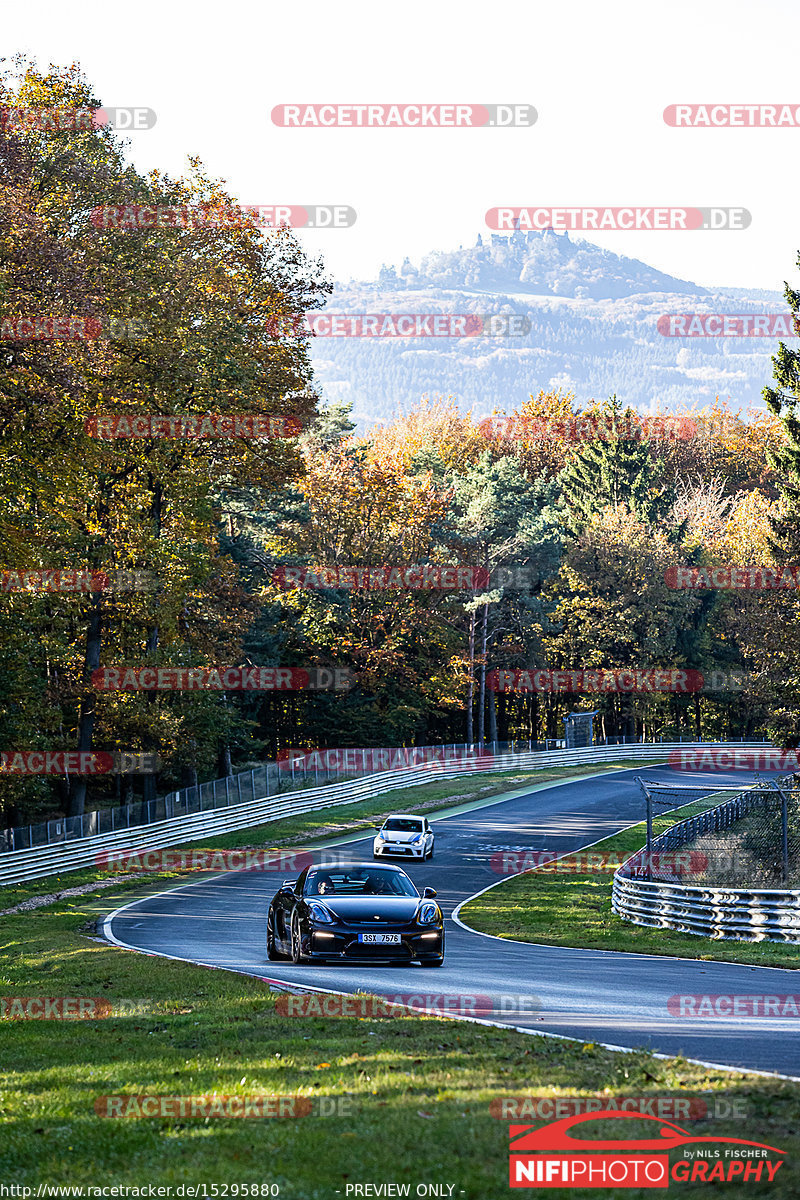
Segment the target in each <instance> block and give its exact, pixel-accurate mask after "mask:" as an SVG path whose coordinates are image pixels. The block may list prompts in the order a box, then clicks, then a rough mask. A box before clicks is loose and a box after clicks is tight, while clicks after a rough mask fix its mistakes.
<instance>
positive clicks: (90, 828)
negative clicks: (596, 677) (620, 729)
mask: <svg viewBox="0 0 800 1200" xmlns="http://www.w3.org/2000/svg"><path fill="white" fill-rule="evenodd" d="M631 740H632V742H634V743H635V741H636V739H631ZM624 741H625V739H624V738H619V739H618V738H614V739H613V742H614V743H615V744H616V743H618V742H624ZM550 743H551V744H550V745H548V742H543V743H540V742H534V741H532V740H531V739H515V740H514V741H510V742H500V741H497V742H486V743H484V745H483V747H482V748H481V747H480V746H479V744H478V743H477V742H473V743H469V742H450V743H447V744H445V745H441V746H415V747H397V748H392V749H391V753H392V755H403V754H417V753H419V754H421V755H423V757H422V758H421V760H418V761H417V762H414V761H411V762H405V763H401V762H394V761H393V762H385V763H383V764H382V765H381V766H377V767H375V766H371V765H367V762H366V755H365V754H364V753H363V752H361V758H362V761H361V763H359V762H358V754H359V751H358V750H355V751H352V752H348V753H351V758H352V763H351V767H349V768H348V770H347V772H346V773H345V772H343V771H342V769H341V768H340V767H338V766H335V767H330V768H326V767H325V766H324V765H323V766H320V765H317V764H315V765H313V766H312V765H310V764H309V763H308V762H306V761H305V759H304V757H301V758H300V759H297V760H296V759H294V758H292V759H290V761H288V762H280V763H279V762H269V761H268V762H262V763H259V765H258V766H257V767H254V768H252V769H251V770H249V771H237V772H236V773H235V774H231V775H225V776H223V777H222V778H220V779H209V780H206V782H204V783H198V784H194V785H192V786H190V787H184V788H179V789H178V790H177V791H174V792H167V794H166V795H164V796H157V797H156V798H155V799H154V800H135V801H133V802H132V803H130V804H116V805H113V806H111V807H108V808H97V809H93V810H91V811H89V812H84V813H81V814H80V816H77V817H57V818H55V819H54V820H50V821H39V822H37V823H35V824H32V823H31V824H25V825H17V826H15V827H13V828H9V829H0V854H3V853H5V852H6V851H9V850H32V849H33V848H34V847H36V846H49V845H52V844H53V843H55V842H66V841H70V840H71V839H74V838H84V837H94V836H95V835H96V834H99V833H116V832H117V830H119V829H131V828H133V827H135V826H137V825H150V824H152V823H153V822H155V821H166V820H168V819H170V818H172V817H187V816H189V815H190V814H192V813H200V812H208V811H209V810H211V809H217V808H226V807H228V806H229V805H231V804H244V803H246V802H247V801H249V800H257V799H259V798H260V797H261V796H277V795H280V794H281V793H282V792H294V791H296V790H297V788H298V786H302V785H303V784H305V785H306V786H308V787H311V786H312V785H313V786H314V787H318V786H319V785H320V784H321V783H341V782H342V780H343V778H347V779H360V778H361V777H362V776H364V775H372V774H374V773H375V771H376V770H378V771H379V770H384V771H396V770H399V769H400V768H401V767H403V766H417V765H419V762H420V761H421V762H428V761H432V762H433V761H444V762H447V763H450V762H453V761H458V762H460V761H462V760H463V759H465V758H474V757H476V756H478V755H480V754H494V755H497V754H522V753H525V752H529V753H531V752H533V751H535V750H536V751H538V750H548V749H558V748H559V747H560V746H563V743H561V742H558V741H556V740H555V739H550ZM605 744H606V745H609V744H611V742H610V741H608V742H606V743H605ZM386 749H387V750H388V749H389V748H388V747H387V748H386ZM429 751H433V752H435V753H432V754H431V755H430V759H429V758H428V757H427V752H429ZM324 754H325V752H322V757H323V758H324Z"/></svg>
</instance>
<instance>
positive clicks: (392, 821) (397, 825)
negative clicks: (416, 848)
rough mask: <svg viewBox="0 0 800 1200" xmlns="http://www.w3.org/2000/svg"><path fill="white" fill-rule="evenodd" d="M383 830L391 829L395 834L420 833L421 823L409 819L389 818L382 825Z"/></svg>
mask: <svg viewBox="0 0 800 1200" xmlns="http://www.w3.org/2000/svg"><path fill="white" fill-rule="evenodd" d="M383 828H384V829H391V830H393V831H394V832H395V833H421V832H422V821H414V820H412V819H410V818H409V817H389V819H388V820H387V821H384V823H383Z"/></svg>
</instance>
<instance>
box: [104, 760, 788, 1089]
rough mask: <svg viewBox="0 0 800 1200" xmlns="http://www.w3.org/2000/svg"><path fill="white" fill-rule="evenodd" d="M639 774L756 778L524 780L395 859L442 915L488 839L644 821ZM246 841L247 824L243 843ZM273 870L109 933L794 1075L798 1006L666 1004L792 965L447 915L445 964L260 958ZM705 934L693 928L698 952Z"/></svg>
mask: <svg viewBox="0 0 800 1200" xmlns="http://www.w3.org/2000/svg"><path fill="white" fill-rule="evenodd" d="M636 775H645V776H646V777H647V778H648V779H658V780H663V781H665V782H667V781H673V782H681V783H689V782H692V783H695V782H698V781H702V782H705V781H707V782H708V790H709V791H712V790H714V788H715V786H719V784H720V783H721V782H726V783H730V782H736V783H738V782H742V781H743V782H745V783H748V782H750V781H751V779H752V776H750V775H746V774H745V773H743V772H737V773H736V774H735V775H734V774H730V775H722V774H718V773H715V774H710V773H709V774H697V773H696V774H689V773H687V772H680V773H678V772H673V771H671V770H669V769H668V768H666V767H661V768H656V767H634V768H631V769H630V770H624V771H614V772H608V773H604V774H603V775H602V776H599V777H593V778H590V779H587V778H584V779H581V780H576V781H575V782H572V783H568V784H560V785H557V786H548V787H546V788H544V789H542V790H536V791H531V792H526V793H525V794H523V795H519V796H517V798H515V799H511V800H505V801H503V802H501V803H499V804H496V803H492V802H491V801H488V802H486V804H485V805H484V806H481V807H476V806H474V805H473V806H467V807H468V811H463V812H460V813H455V814H454V815H452V816H448V817H438V818H437V816H436V814H435V813H434V814H433V815H429V819H430V820H431V822H432V823H434V830H435V833H436V854H435V858H434V859H433V861H432V862H429V863H424V864H423V863H414V864H412V863H401V865H403V866H404V867H405V869H406V870H407V871H408V873H409V875H411V877H412V878H413V879H414V882H415V883H416V884H417V886H418V887H419V888H420V890H421V889H422V888H423V887H425V886H427V885H430V886H432V887H435V888H436V889H437V891H438V898H439V901H440V902H441V904H442V907H443V910H444V912H445V915H446V916H447V917H448V918H450V916H451V914H452V912H453V910H454V909H456V907H457V906H458V905H459V904H461V902H462V901H464V900H466V899H467V898H469V897H470V896H473V895H474V894H475V893H476V892H479V891H482V890H483V889H484V888H486V887H488V886H490V885H491V884H493V883H496V882H497V881H498V879H499V878H500V876H499V875H498V874H496V873H495V871H494V870H493V869H492V866H491V863H490V860H491V856H492V855H493V854H495V853H496V852H497V851H503V850H541V849H548V850H557V851H559V852H561V853H566V852H568V851H573V850H577V849H579V848H581V847H583V846H588V845H591V844H592V843H594V842H596V841H598V840H599V839H601V838H603V837H606V836H607V835H609V834H611V833H613V832H615V831H616V830H618V829H621V828H625V827H626V826H628V825H631V824H633V823H635V822H637V821H639V820H641V819H642V817H643V813H642V807H643V806H642V799H641V793H640V791H639V789H638V786H637V785H636V783H635V782H634V780H635V777H636ZM246 842H247V831H243V834H242V843H243V844H244V843H246ZM371 842H372V837H371V835H370V836H369V837H365V838H358V839H350V840H344V839H338V840H335V841H331V842H327V843H325V844H324V845H326V846H328V847H333V846H335V847H336V849H337V851H339V852H340V853H342V854H346V855H347V857H348V858H352V859H353V860H357V859H366V860H369V861H371V860H372V846H371ZM321 847H322V844H320V848H321ZM303 849H306V847H303ZM390 861H397V860H390ZM281 882H282V879H281V877H280V876H279V875H278V874H276V873H275V872H272V871H270V872H258V871H248V872H231V873H228V874H225V875H217V876H214V877H210V878H205V879H203V880H198V881H197V882H195V883H189V884H185V885H181V886H179V887H177V888H173V889H172V890H170V891H169V892H164V893H161V894H160V895H157V896H152V897H150V898H148V899H145V900H139V901H135V902H134V903H132V904H129V905H126V906H125V907H124V908H120V909H118V910H117V911H116V912H115V913H113V914H111V915H110V916H109V917H108V918H106V921H105V925H104V932H105V934H106V936H107V937H109V938H111V940H113V941H116V942H118V943H120V944H122V945H124V946H127V947H132V948H134V949H139V950H143V951H146V952H149V953H153V954H160V955H167V956H171V957H173V958H180V959H185V960H187V961H192V962H197V963H203V964H206V965H210V966H217V967H225V968H229V969H231V970H236V971H241V972H244V973H246V974H249V975H255V976H258V977H259V978H262V979H265V980H270V981H275V982H282V983H285V984H288V985H290V986H293V987H298V986H307V987H310V988H318V989H325V990H328V991H336V992H355V991H367V992H372V993H377V994H379V995H388V996H396V995H398V994H408V993H422V994H424V995H442V994H445V995H450V996H452V997H455V996H457V995H460V994H468V995H474V994H481V995H487V994H488V995H490V996H492V997H494V998H498V1003H500V1002H501V1001H500V1000H499V998H501V997H505V998H506V999H505V1000H504V1001H502V1003H505V1005H506V1006H507V1008H508V1009H509V1011H508V1012H507V1015H505V1016H503V1015H497V1014H495V1015H493V1016H492V1018H491V1019H492V1021H493V1022H497V1023H501V1024H509V1025H512V1026H514V1027H516V1028H525V1029H529V1030H531V1031H535V1032H538V1033H542V1032H547V1033H552V1034H560V1035H563V1036H569V1037H574V1038H579V1039H581V1040H582V1041H593V1042H603V1043H606V1044H609V1045H612V1046H616V1047H628V1048H631V1047H640V1046H646V1047H648V1048H649V1049H650V1050H653V1051H657V1052H661V1053H664V1054H670V1055H673V1054H683V1055H685V1056H686V1057H688V1058H693V1059H699V1060H701V1061H703V1062H706V1063H710V1064H715V1065H721V1066H729V1067H739V1068H743V1069H750V1070H759V1071H767V1072H776V1073H778V1074H782V1075H786V1076H791V1077H793V1078H800V1039H798V1038H797V1037H796V1036H794V1035H795V1034H796V1031H797V1029H798V1019H797V1018H794V1019H792V1018H777V1017H762V1016H757V1017H752V1016H747V1017H735V1016H729V1017H727V1016H726V1017H713V1016H709V1017H705V1016H704V1017H691V1018H689V1017H685V1016H684V1017H679V1016H672V1015H670V1012H669V1009H668V1000H669V998H670V997H671V996H674V995H675V994H677V993H680V994H693V995H697V994H712V995H720V994H722V995H726V996H737V995H744V996H753V995H759V996H762V995H764V994H767V995H770V996H774V995H787V994H792V993H794V992H795V988H797V991H798V992H800V986H798V984H800V976H798V975H796V974H795V972H793V971H789V970H776V969H774V968H768V967H746V966H738V965H734V964H730V963H710V962H696V961H693V960H690V959H689V960H685V959H676V958H662V957H656V956H649V957H648V956H642V955H634V954H617V953H611V952H608V951H589V950H567V949H561V948H558V947H553V946H540V945H530V944H523V943H518V942H516V943H515V942H508V941H500V940H499V939H496V938H489V937H486V936H483V935H480V934H476V933H472V932H470V931H468V930H466V929H464V928H462V927H460V926H459V925H458V924H457V923H456V922H454V921H453V920H452V919H448V920H447V921H446V930H447V944H446V959H445V963H444V965H443V966H442V967H440V968H436V969H433V970H430V969H423V968H422V967H419V966H402V967H389V966H381V965H380V964H377V963H376V964H367V965H364V966H361V965H350V964H348V965H343V964H335V965H330V966H325V965H316V964H315V965H313V966H298V967H293V966H290V965H284V964H283V963H282V962H274V963H271V962H268V960H267V958H266V951H265V944H264V934H265V917H266V912H267V908H268V905H269V901H270V899H271V897H272V896H273V895H274V893H275V891H276V890H277V888H278V887H279V886H280V883H281ZM705 946H707V943H703V942H702V940H701V939H698V950H700V949H701V947H705ZM518 996H522V997H526V998H527V1002H526V1000H522V1002H521V1008H522V1009H523V1010H524V1009H527V1015H524V1014H521V1012H520V1006H518V1005H517V1002H516V1000H515V999H512V998H516V997H518ZM512 1005H513V1010H512V1009H511V1006H512Z"/></svg>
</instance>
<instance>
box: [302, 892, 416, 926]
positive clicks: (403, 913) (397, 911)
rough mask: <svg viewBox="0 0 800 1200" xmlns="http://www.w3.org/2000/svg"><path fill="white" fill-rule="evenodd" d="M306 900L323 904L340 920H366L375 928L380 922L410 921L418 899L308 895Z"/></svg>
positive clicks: (411, 897) (408, 897)
mask: <svg viewBox="0 0 800 1200" xmlns="http://www.w3.org/2000/svg"><path fill="white" fill-rule="evenodd" d="M308 902H309V903H312V902H316V903H317V904H322V905H324V906H325V908H327V910H328V912H329V913H331V914H332V916H334V917H338V918H339V919H340V920H341V921H368V922H369V923H370V924H374V925H375V927H376V928H377V926H378V925H379V924H380V923H381V922H386V921H411V920H412V919H413V917H414V914H415V913H416V911H417V906H418V905H419V903H420V900H419V898H418V897H416V896H331V897H330V898H329V897H328V896H309V897H308ZM376 917H377V920H376V919H375V918H376Z"/></svg>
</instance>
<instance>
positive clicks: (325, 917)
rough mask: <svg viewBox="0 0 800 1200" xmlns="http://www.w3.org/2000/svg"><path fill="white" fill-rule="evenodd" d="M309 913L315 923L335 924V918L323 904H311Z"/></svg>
mask: <svg viewBox="0 0 800 1200" xmlns="http://www.w3.org/2000/svg"><path fill="white" fill-rule="evenodd" d="M308 911H309V912H310V913H311V916H312V917H313V918H314V920H315V921H321V922H322V924H323V925H332V924H333V917H332V916H331V914H330V913H329V912H328V910H327V908H325V906H324V905H323V904H317V903H313V904H309V906H308Z"/></svg>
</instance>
